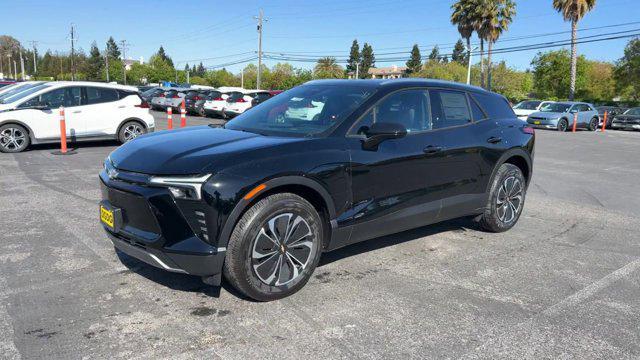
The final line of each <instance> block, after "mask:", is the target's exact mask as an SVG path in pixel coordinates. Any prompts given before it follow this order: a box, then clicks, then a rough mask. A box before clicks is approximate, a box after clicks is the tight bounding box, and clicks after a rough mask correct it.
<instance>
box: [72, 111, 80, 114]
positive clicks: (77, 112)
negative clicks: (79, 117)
mask: <svg viewBox="0 0 640 360" xmlns="http://www.w3.org/2000/svg"><path fill="white" fill-rule="evenodd" d="M81 112H82V110H76V111H74V112H73V113H74V114H80V113H81Z"/></svg>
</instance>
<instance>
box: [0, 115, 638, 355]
mask: <svg viewBox="0 0 640 360" xmlns="http://www.w3.org/2000/svg"><path fill="white" fill-rule="evenodd" d="M156 115H157V119H158V127H159V128H160V129H162V128H164V127H165V126H166V120H165V119H164V118H165V117H166V115H164V114H162V113H156ZM175 119H178V116H175V115H174V124H179V121H176V120H175ZM209 123H215V124H221V123H223V121H221V120H213V119H204V118H192V117H189V119H188V125H190V126H191V125H200V124H209ZM116 146H117V144H116V143H113V142H106V143H104V142H102V143H97V142H96V143H86V144H80V145H78V146H75V145H74V147H77V149H76V150H77V154H75V155H70V156H56V155H52V154H51V152H52V150H55V146H52V145H49V146H38V147H35V148H34V149H32V150H30V151H27V152H24V153H20V154H0V354H2V355H0V357H2V358H7V359H21V358H22V359H81V358H97V359H121V358H126V359H129V358H138V359H158V358H172V359H191V358H204V357H208V358H213V359H218V358H221V359H258V358H259V359H275V358H285V359H289V358H290V359H299V358H327V359H329V358H330V359H379V358H413V359H425V358H452V359H477V358H483V359H497V358H514V359H523V358H526V359H541V358H554V359H555V358H567V359H569V358H575V359H596V358H598V359H600V358H615V359H637V358H639V357H640V331H639V328H640V235H639V232H638V228H639V226H640V195H639V194H640V181H638V179H640V156H638V154H639V153H640V132H635V133H634V132H619V131H607V132H606V133H592V132H586V131H581V132H578V133H576V134H571V133H557V132H553V131H542V130H539V131H537V146H536V154H535V164H534V176H533V181H532V184H531V186H530V188H529V192H528V195H527V199H526V204H525V209H524V213H523V216H522V218H521V219H520V222H519V223H518V224H517V226H516V227H515V228H513V229H512V230H511V231H509V232H506V233H503V234H490V233H485V232H482V231H479V230H478V229H477V228H476V226H475V225H474V224H473V223H472V222H471V221H469V220H467V219H460V220H454V221H448V222H444V223H441V224H437V225H434V226H428V227H424V228H420V229H415V230H411V231H407V232H404V233H400V234H395V235H391V236H385V237H382V238H378V239H374V240H370V241H367V242H364V243H360V244H355V245H352V246H349V247H347V248H343V249H340V250H337V251H335V252H332V253H328V254H325V255H324V256H323V259H322V262H321V265H320V267H319V268H318V269H317V270H316V272H315V274H314V276H313V278H312V279H311V281H310V282H309V283H308V284H307V285H306V287H305V288H303V289H302V290H301V291H300V292H298V293H297V294H295V295H294V296H292V297H289V298H286V299H283V300H280V301H276V302H270V303H256V302H253V301H250V300H248V299H246V298H243V297H241V296H240V295H239V294H238V293H237V292H235V291H234V290H233V289H232V288H231V287H230V286H228V285H226V284H224V285H223V287H222V288H215V287H210V286H207V285H204V284H203V283H202V282H201V281H200V278H197V277H191V276H187V275H181V274H172V273H167V272H164V271H162V270H158V269H156V268H153V267H151V266H147V265H145V264H143V263H141V262H139V261H137V260H135V259H132V258H129V257H127V256H126V255H117V254H116V253H115V251H114V249H113V246H112V244H111V243H110V242H109V240H108V239H107V237H106V236H105V234H104V233H103V230H102V228H101V226H100V224H99V223H98V210H97V209H98V207H97V206H98V201H99V199H100V190H99V187H98V178H97V174H98V172H99V171H100V169H101V166H102V161H103V159H104V158H105V157H106V156H107V155H108V154H109V152H110V151H112V150H113V149H115V148H116Z"/></svg>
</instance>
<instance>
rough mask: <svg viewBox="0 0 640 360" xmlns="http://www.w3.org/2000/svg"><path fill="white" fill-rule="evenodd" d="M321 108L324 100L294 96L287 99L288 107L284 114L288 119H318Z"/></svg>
mask: <svg viewBox="0 0 640 360" xmlns="http://www.w3.org/2000/svg"><path fill="white" fill-rule="evenodd" d="M323 108H324V102H322V101H313V100H312V99H303V98H295V97H294V98H291V100H290V101H289V108H288V109H287V111H286V112H285V113H284V116H285V117H286V118H288V119H297V120H318V117H319V116H320V113H321V112H322V109H323Z"/></svg>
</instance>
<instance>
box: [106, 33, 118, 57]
mask: <svg viewBox="0 0 640 360" xmlns="http://www.w3.org/2000/svg"><path fill="white" fill-rule="evenodd" d="M120 55H121V53H120V48H119V47H118V44H116V41H115V40H113V36H109V40H107V56H109V58H110V59H119V58H120Z"/></svg>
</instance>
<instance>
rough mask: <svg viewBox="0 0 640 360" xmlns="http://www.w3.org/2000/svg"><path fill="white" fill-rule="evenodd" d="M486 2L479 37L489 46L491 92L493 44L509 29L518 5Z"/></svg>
mask: <svg viewBox="0 0 640 360" xmlns="http://www.w3.org/2000/svg"><path fill="white" fill-rule="evenodd" d="M484 2H485V4H484V6H483V8H482V21H481V25H480V28H479V30H478V35H479V36H480V38H481V39H483V40H486V41H487V43H488V44H489V51H488V54H487V73H488V80H487V88H488V89H489V90H491V66H492V65H491V54H492V52H493V44H495V43H496V41H498V39H499V38H500V35H502V33H503V32H505V31H507V30H508V29H509V25H510V24H511V22H512V21H513V17H514V16H515V14H516V5H515V3H514V2H513V1H512V0H485V1H484Z"/></svg>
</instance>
